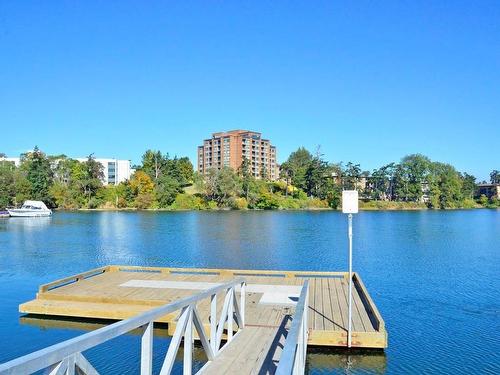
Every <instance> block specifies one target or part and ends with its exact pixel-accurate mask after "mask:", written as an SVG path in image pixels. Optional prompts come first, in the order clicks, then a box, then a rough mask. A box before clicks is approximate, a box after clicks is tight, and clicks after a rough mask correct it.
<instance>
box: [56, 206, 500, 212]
mask: <svg viewBox="0 0 500 375" xmlns="http://www.w3.org/2000/svg"><path fill="white" fill-rule="evenodd" d="M478 209H498V208H495V207H468V208H465V207H459V208H446V209H445V208H438V209H436V208H428V207H405V208H403V207H397V208H374V207H360V208H359V211H366V212H370V211H458V210H467V211H471V210H478ZM53 211H68V212H86V211H89V212H190V211H192V212H201V211H205V212H209V211H211V212H221V211H241V212H246V211H289V212H292V211H338V212H341V211H342V209H341V208H295V209H286V208H276V209H255V208H246V209H235V208H209V209H201V210H200V209H169V208H146V209H139V208H76V209H66V208H54V209H53Z"/></svg>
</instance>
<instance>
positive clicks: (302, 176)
mask: <svg viewBox="0 0 500 375" xmlns="http://www.w3.org/2000/svg"><path fill="white" fill-rule="evenodd" d="M312 160H313V156H312V154H311V153H310V152H309V151H307V150H306V149H305V148H304V147H300V148H298V149H297V150H296V151H294V152H292V153H291V154H290V156H289V157H288V160H287V161H286V162H287V164H288V168H289V171H290V177H291V180H292V185H294V186H296V187H298V188H299V189H302V190H304V191H306V190H307V179H306V174H307V170H308V168H309V164H310V163H311V161H312Z"/></svg>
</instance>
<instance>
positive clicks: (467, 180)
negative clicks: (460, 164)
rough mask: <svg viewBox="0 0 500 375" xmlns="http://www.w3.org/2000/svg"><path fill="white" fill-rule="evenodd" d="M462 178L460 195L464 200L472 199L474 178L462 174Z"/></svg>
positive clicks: (474, 187) (474, 184) (474, 186)
mask: <svg viewBox="0 0 500 375" xmlns="http://www.w3.org/2000/svg"><path fill="white" fill-rule="evenodd" d="M461 177H462V195H463V196H464V198H469V199H473V198H474V195H475V193H476V186H477V185H476V177H474V176H473V175H470V174H468V173H465V172H464V173H463V174H462V175H461Z"/></svg>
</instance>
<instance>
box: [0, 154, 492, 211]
mask: <svg viewBox="0 0 500 375" xmlns="http://www.w3.org/2000/svg"><path fill="white" fill-rule="evenodd" d="M135 169H136V171H135V173H134V174H133V175H132V176H131V178H130V179H129V180H127V181H125V182H122V183H119V184H117V185H104V184H103V183H102V179H103V166H102V165H101V164H100V163H98V162H97V161H96V160H95V159H94V157H93V155H90V156H89V157H88V159H87V160H86V161H85V162H79V161H77V160H75V159H71V158H68V157H66V156H64V155H57V156H49V155H46V154H45V153H44V152H42V151H41V150H39V149H38V148H37V147H35V149H34V150H33V151H32V152H29V153H26V154H23V155H22V156H21V164H20V165H19V166H18V167H16V166H15V165H14V164H13V163H11V162H8V161H0V209H4V208H6V207H10V206H15V205H19V204H22V202H23V201H25V200H28V199H30V200H41V201H44V202H45V203H46V204H47V206H49V207H51V208H56V209H75V210H76V209H165V210H211V209H213V210H215V209H239V210H245V209H285V210H287V209H288V210H295V209H338V208H339V207H340V204H341V192H342V190H345V189H356V190H358V191H359V194H360V208H361V209H366V210H370V209H373V210H377V209H381V210H384V209H393V210H398V209H399V210H403V209H409V210H411V209H428V208H431V209H455V208H481V207H489V208H494V207H500V200H499V199H498V197H495V196H492V197H487V196H485V195H479V196H478V194H477V183H476V178H475V177H474V176H472V175H470V174H468V173H461V172H459V171H457V170H456V169H455V168H454V167H453V166H452V165H450V164H446V163H440V162H435V161H431V160H430V159H429V158H428V157H426V156H424V155H420V154H412V155H407V156H405V157H403V158H402V159H401V160H400V161H399V162H394V163H390V164H387V165H384V166H382V167H380V168H378V169H375V170H373V171H372V172H371V173H370V172H368V171H363V170H362V169H361V167H360V165H359V164H355V163H352V162H349V163H346V164H344V163H332V162H329V161H327V160H325V159H324V157H323V155H322V154H321V153H320V152H319V150H318V151H317V152H316V153H315V154H312V153H311V152H309V151H308V150H306V149H305V148H303V147H301V148H299V149H298V150H296V151H294V152H292V153H291V154H290V156H289V157H288V159H287V160H286V161H285V162H284V163H283V164H281V166H280V178H279V180H277V181H269V180H266V179H265V178H264V176H265V175H266V173H265V172H264V173H263V176H262V177H261V178H255V177H254V176H252V174H251V173H250V163H249V161H248V160H246V159H244V160H243V163H242V165H241V166H240V168H239V169H238V170H237V171H235V170H232V169H230V168H227V167H225V168H222V169H220V170H217V169H212V170H210V171H209V172H208V173H207V174H206V175H205V176H201V175H200V174H198V173H197V172H195V171H194V168H193V165H192V163H191V162H190V160H189V158H187V157H181V158H178V157H173V158H171V157H169V155H168V154H162V153H161V152H160V151H155V150H147V151H146V152H145V153H144V155H143V156H142V162H141V164H140V165H138V166H135ZM490 178H491V183H494V184H498V183H500V173H499V172H498V170H493V171H492V172H491V174H490Z"/></svg>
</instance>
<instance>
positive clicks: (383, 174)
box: [370, 163, 395, 201]
mask: <svg viewBox="0 0 500 375" xmlns="http://www.w3.org/2000/svg"><path fill="white" fill-rule="evenodd" d="M394 169H395V164H394V163H390V164H387V165H384V166H382V167H380V168H379V169H374V170H373V172H372V175H371V181H372V182H371V191H370V198H372V199H375V200H384V201H385V200H392V195H393V193H392V186H393V184H392V181H393V178H394Z"/></svg>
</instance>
